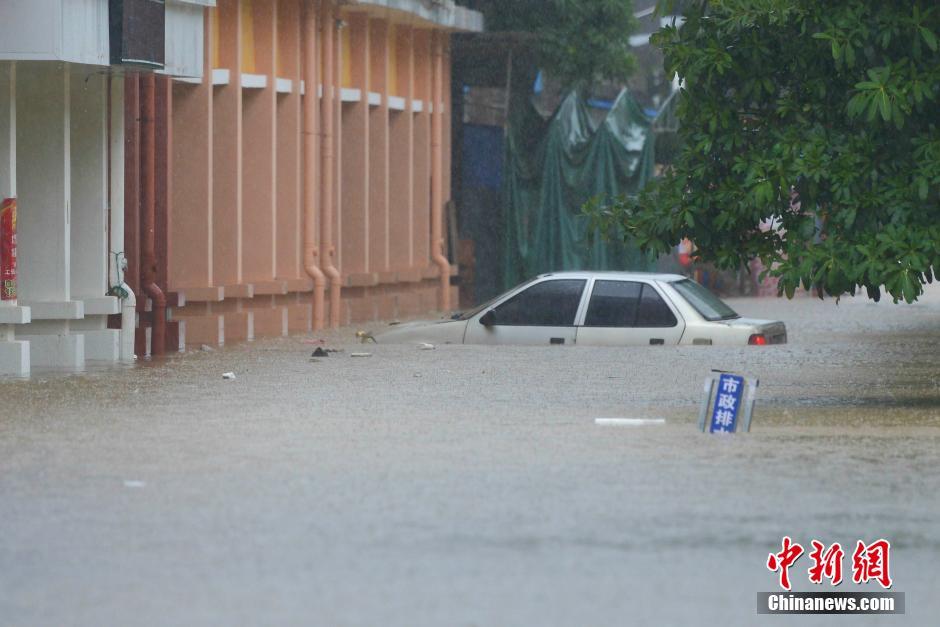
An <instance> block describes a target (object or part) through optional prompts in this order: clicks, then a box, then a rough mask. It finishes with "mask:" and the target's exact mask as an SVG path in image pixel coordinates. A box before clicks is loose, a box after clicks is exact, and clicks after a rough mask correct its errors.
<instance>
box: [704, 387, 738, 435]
mask: <svg viewBox="0 0 940 627" xmlns="http://www.w3.org/2000/svg"><path fill="white" fill-rule="evenodd" d="M743 395H744V377H739V376H738V375H735V374H722V375H721V377H720V378H719V379H718V391H717V392H716V394H715V405H714V407H713V408H712V419H711V423H710V424H711V426H710V427H709V429H708V431H709V433H734V430H735V427H736V426H737V422H738V413H739V412H740V409H741V398H742V396H743Z"/></svg>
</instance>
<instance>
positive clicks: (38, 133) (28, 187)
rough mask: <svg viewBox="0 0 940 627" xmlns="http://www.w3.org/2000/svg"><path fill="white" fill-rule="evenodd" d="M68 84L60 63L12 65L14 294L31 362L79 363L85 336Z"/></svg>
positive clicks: (70, 365)
mask: <svg viewBox="0 0 940 627" xmlns="http://www.w3.org/2000/svg"><path fill="white" fill-rule="evenodd" d="M70 82H71V81H70V76H69V71H68V67H67V65H66V64H63V63H50V62H30V63H22V64H20V65H19V67H18V68H17V85H16V100H17V102H16V111H17V120H16V122H17V123H16V145H17V151H16V157H17V168H16V176H17V185H16V187H17V193H18V233H17V238H18V257H19V259H18V265H19V298H20V300H21V301H22V302H23V303H24V304H26V305H29V306H30V309H31V315H32V322H31V323H30V324H29V325H28V327H27V328H25V329H24V330H23V333H22V334H21V338H22V339H27V340H29V341H30V359H31V362H32V365H33V366H48V367H64V368H81V367H82V366H84V363H85V338H84V336H83V335H81V334H78V335H74V334H72V333H71V328H70V327H71V321H72V320H79V319H81V318H83V317H84V314H85V311H84V303H83V302H82V301H80V300H73V299H72V288H71V276H72V274H71V184H72V181H71V163H70V158H71V137H70V125H71V120H70V100H71V88H70Z"/></svg>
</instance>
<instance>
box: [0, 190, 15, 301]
mask: <svg viewBox="0 0 940 627" xmlns="http://www.w3.org/2000/svg"><path fill="white" fill-rule="evenodd" d="M0 300H16V199H15V198H6V199H4V201H3V204H2V205H0Z"/></svg>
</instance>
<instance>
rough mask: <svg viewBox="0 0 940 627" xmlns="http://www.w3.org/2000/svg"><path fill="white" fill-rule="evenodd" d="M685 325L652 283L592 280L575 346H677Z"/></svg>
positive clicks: (673, 307) (676, 311)
mask: <svg viewBox="0 0 940 627" xmlns="http://www.w3.org/2000/svg"><path fill="white" fill-rule="evenodd" d="M684 329H685V323H684V322H683V320H682V316H681V315H680V314H679V312H678V310H676V308H675V306H673V305H672V303H671V302H669V299H668V298H666V296H664V295H663V294H662V293H661V292H660V291H659V289H658V288H657V287H656V285H655V284H654V283H647V282H644V281H623V280H612V279H596V280H595V281H594V284H593V286H592V289H591V298H590V300H589V301H588V305H587V311H586V312H585V314H584V322H583V323H582V325H581V326H579V327H578V334H577V342H578V344H580V345H587V346H644V345H650V344H654V345H656V344H678V343H679V340H680V339H681V338H682V332H683V331H684Z"/></svg>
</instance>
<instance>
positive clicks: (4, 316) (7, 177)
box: [0, 63, 30, 377]
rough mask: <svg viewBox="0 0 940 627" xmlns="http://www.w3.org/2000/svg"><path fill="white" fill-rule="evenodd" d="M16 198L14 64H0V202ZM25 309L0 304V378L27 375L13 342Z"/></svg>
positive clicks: (20, 344)
mask: <svg viewBox="0 0 940 627" xmlns="http://www.w3.org/2000/svg"><path fill="white" fill-rule="evenodd" d="M4 198H16V64H15V63H0V202H2V201H3V199H4ZM29 313H30V312H29V308H24V307H20V306H18V305H17V301H16V300H0V376H11V375H12V376H18V377H22V376H26V375H28V374H29V366H30V361H29V342H27V341H22V340H19V341H18V340H16V339H15V333H16V324H17V323H23V322H29V319H30V317H29Z"/></svg>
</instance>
